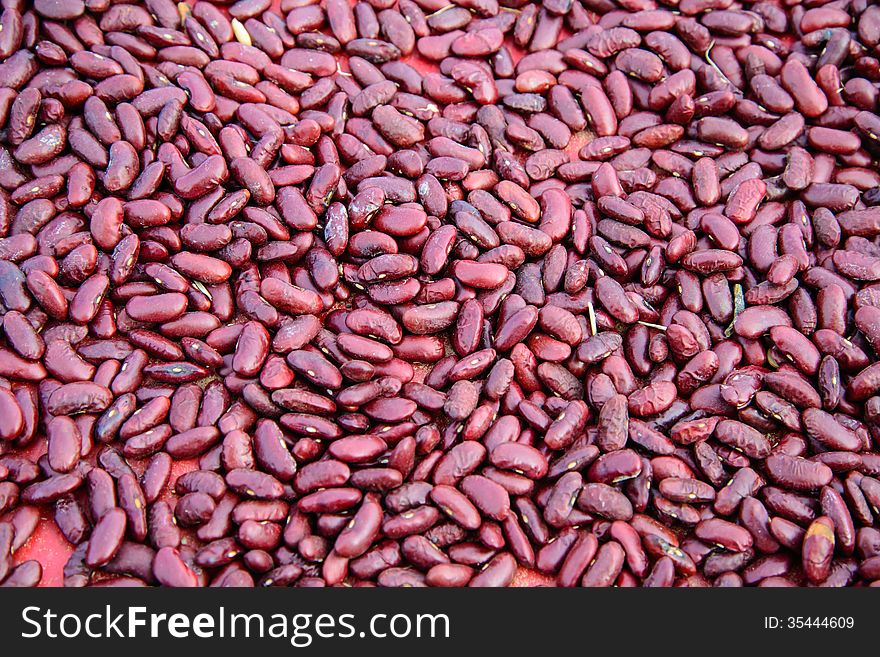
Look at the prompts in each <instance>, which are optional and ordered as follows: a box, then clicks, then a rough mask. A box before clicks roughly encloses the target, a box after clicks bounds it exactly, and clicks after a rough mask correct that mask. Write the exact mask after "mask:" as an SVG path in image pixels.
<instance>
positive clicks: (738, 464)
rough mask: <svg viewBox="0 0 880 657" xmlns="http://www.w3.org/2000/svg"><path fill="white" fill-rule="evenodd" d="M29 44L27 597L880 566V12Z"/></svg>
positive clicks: (788, 580) (15, 538)
mask: <svg viewBox="0 0 880 657" xmlns="http://www.w3.org/2000/svg"><path fill="white" fill-rule="evenodd" d="M0 28H2V29H0V85H2V86H0V312H2V338H0V518H2V520H0V584H2V586H33V585H37V584H38V583H40V581H41V579H42V577H43V569H42V567H41V563H40V561H39V560H38V559H24V560H23V559H21V558H17V557H16V553H17V552H18V551H20V550H23V549H24V548H25V546H26V543H27V542H28V540H29V538H30V537H31V536H32V534H33V533H34V532H35V531H36V530H37V528H38V527H39V526H40V523H55V524H56V525H57V529H58V530H59V531H60V534H61V535H63V537H64V538H65V539H66V541H68V542H69V543H70V545H71V546H72V547H71V548H70V549H71V552H70V556H69V559H68V561H67V563H66V565H65V567H64V572H63V582H64V584H65V585H66V586H86V585H164V586H208V585H210V586H303V587H305V586H328V585H341V584H346V585H351V586H371V585H378V586H388V587H399V586H465V585H468V586H484V587H485V586H508V585H510V584H511V582H512V581H513V580H514V577H515V575H516V573H517V571H518V570H521V569H529V570H532V571H537V572H539V573H542V574H543V575H545V576H546V577H547V578H548V579H547V581H548V582H555V583H556V584H558V585H560V586H743V585H748V586H754V585H757V586H803V585H821V586H866V585H872V584H873V585H876V584H878V582H880V528H878V527H880V449H878V445H880V395H878V393H880V363H878V362H877V360H878V355H880V282H878V281H880V241H878V239H877V238H878V235H880V173H878V167H877V165H876V163H875V157H877V156H878V155H880V141H878V139H880V116H878V94H880V60H878V57H880V47H878V44H880V7H878V6H876V5H874V4H872V3H871V2H869V1H868V0H836V1H832V2H822V1H821V0H815V1H810V2H798V1H796V0H792V1H788V2H776V1H774V0H762V1H760V2H734V1H733V0H680V1H678V2H676V1H669V2H663V1H662V0H657V1H655V0H545V1H544V2H527V1H524V0H369V1H368V2H363V1H361V2H355V3H350V2H349V1H348V0H320V2H318V1H317V0H281V2H280V3H279V2H275V3H273V2H271V0H239V1H238V2H235V3H234V4H229V3H222V2H217V3H209V2H205V1H198V2H191V3H190V4H180V5H178V4H175V3H174V2H172V0H144V1H143V2H139V3H132V4H126V3H125V2H117V1H112V2H111V0H33V1H32V2H25V1H23V0H3V2H2V14H0ZM875 206H876V207H875Z"/></svg>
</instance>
